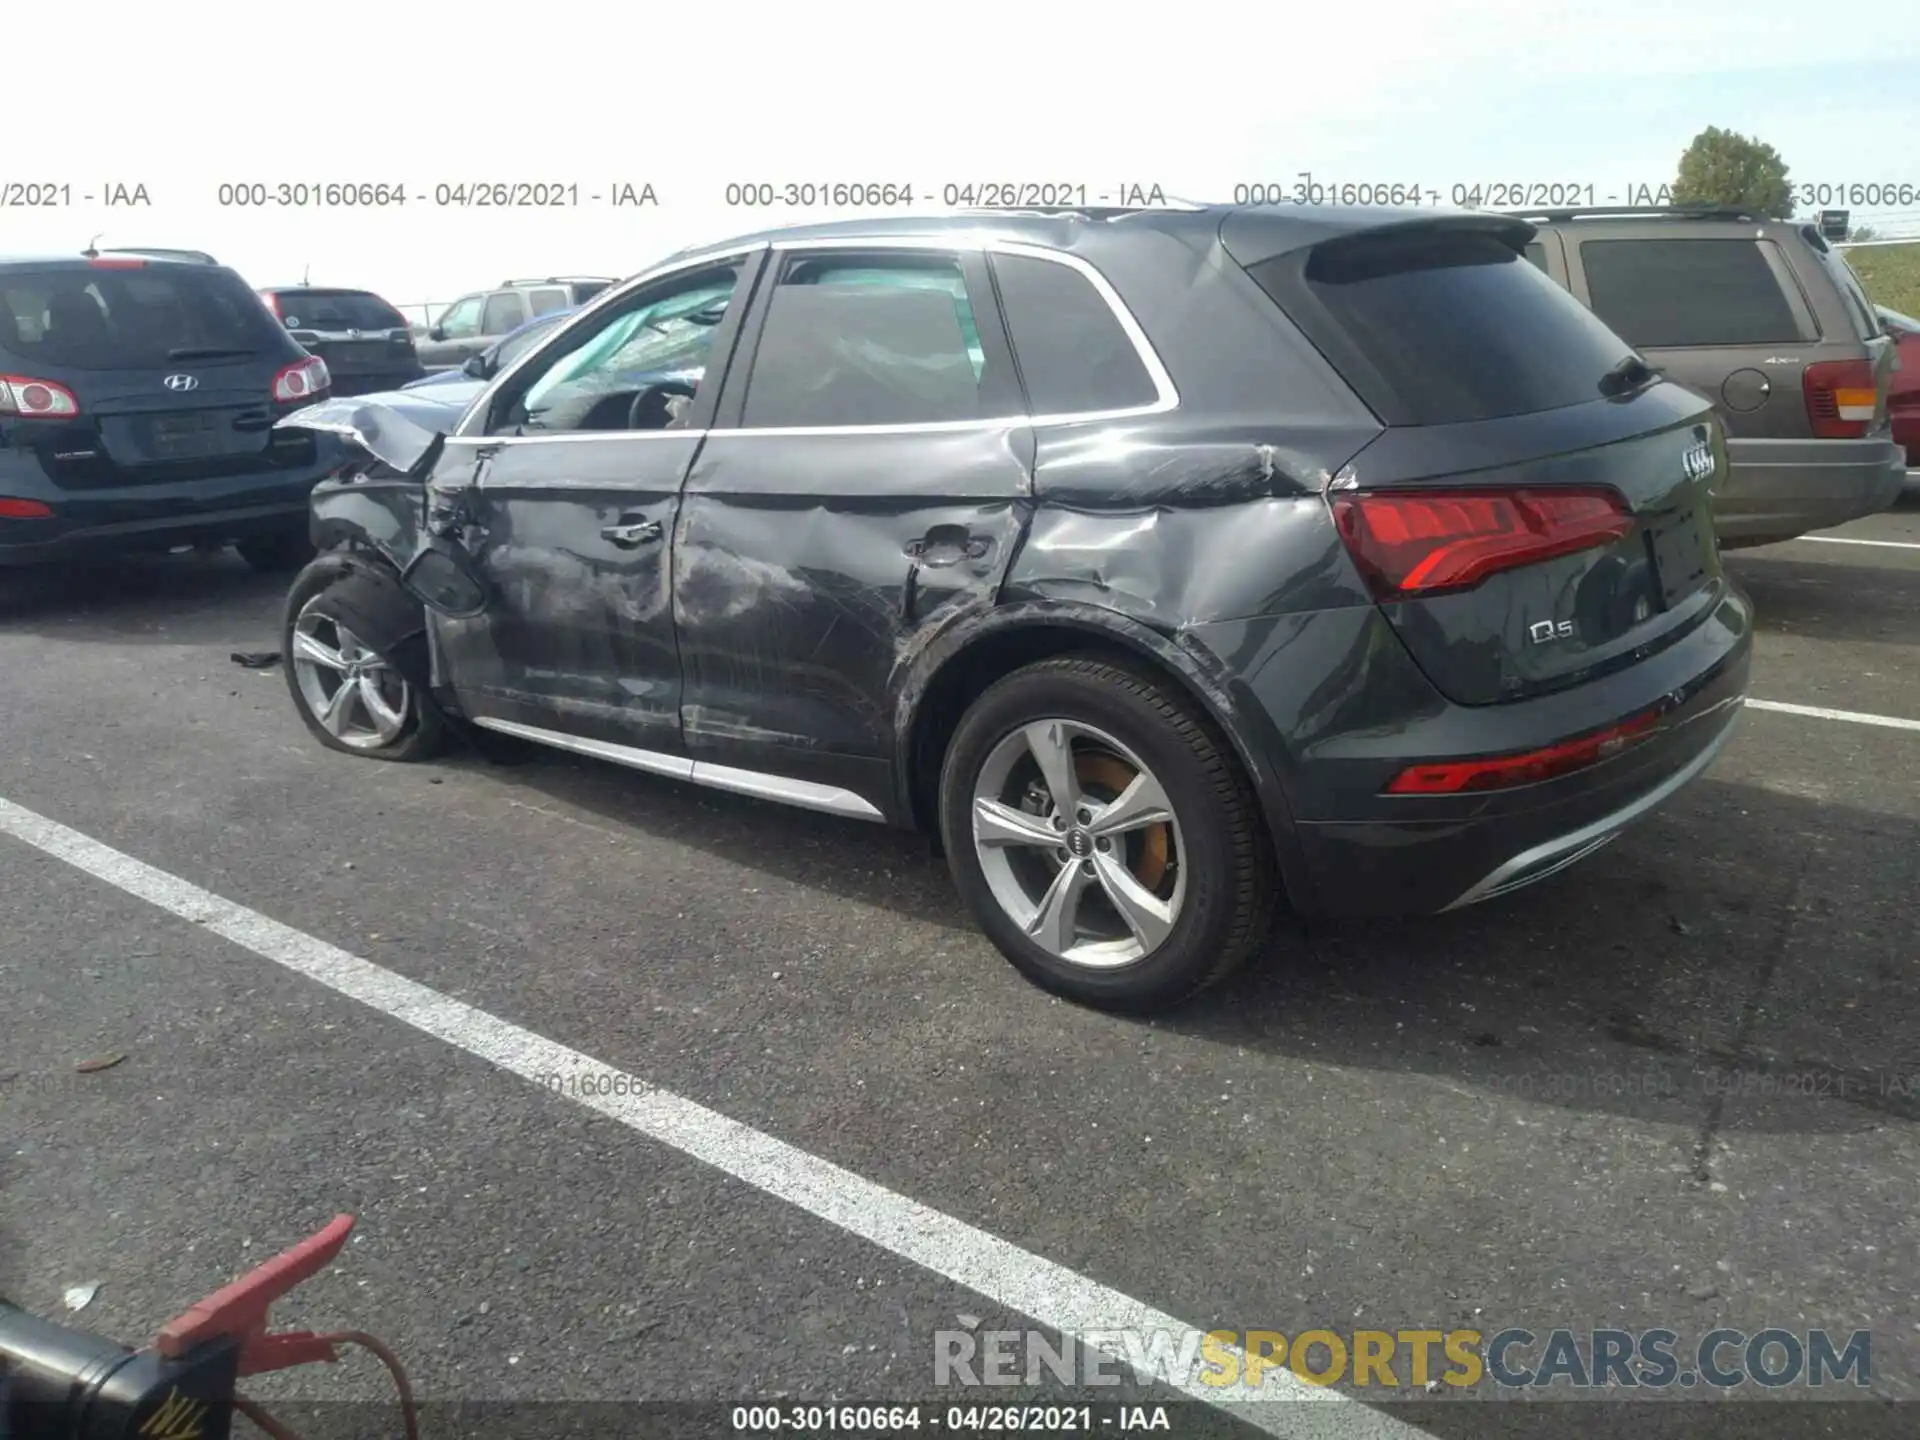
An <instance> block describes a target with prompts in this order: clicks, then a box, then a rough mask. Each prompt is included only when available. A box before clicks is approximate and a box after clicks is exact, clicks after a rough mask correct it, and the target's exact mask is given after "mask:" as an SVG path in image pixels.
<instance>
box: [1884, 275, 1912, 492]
mask: <svg viewBox="0 0 1920 1440" xmlns="http://www.w3.org/2000/svg"><path fill="white" fill-rule="evenodd" d="M1877 309H1878V312H1879V315H1880V323H1881V324H1882V325H1884V326H1885V327H1886V331H1887V334H1889V335H1891V336H1892V337H1893V341H1894V344H1895V346H1896V347H1898V350H1899V355H1900V369H1899V371H1898V372H1897V373H1896V374H1895V375H1894V377H1893V384H1892V386H1891V387H1890V388H1889V390H1888V392H1887V413H1888V415H1889V416H1891V417H1892V420H1893V440H1894V443H1895V444H1896V445H1898V446H1899V447H1900V449H1901V451H1902V452H1903V453H1904V454H1905V455H1906V457H1907V467H1908V472H1909V473H1908V478H1907V490H1908V492H1909V493H1912V492H1914V491H1916V490H1920V480H1917V479H1915V478H1914V476H1913V474H1912V472H1913V471H1915V470H1920V320H1916V319H1914V318H1913V317H1912V316H1911V315H1902V314H1901V313H1900V312H1899V311H1898V310H1889V309H1887V307H1886V306H1884V305H1881V306H1879V307H1877Z"/></svg>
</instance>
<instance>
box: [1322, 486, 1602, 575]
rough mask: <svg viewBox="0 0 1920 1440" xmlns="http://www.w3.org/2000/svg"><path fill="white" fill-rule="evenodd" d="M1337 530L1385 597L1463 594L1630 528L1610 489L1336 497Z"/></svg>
mask: <svg viewBox="0 0 1920 1440" xmlns="http://www.w3.org/2000/svg"><path fill="white" fill-rule="evenodd" d="M1333 519H1334V524H1335V525H1336V526H1338V527H1339V531H1340V538H1341V539H1342V540H1343V541H1345V542H1346V546H1347V549H1348V551H1349V552H1350V553H1351V554H1352V556H1353V559H1354V563H1355V564H1356V565H1358V566H1359V567H1360V569H1361V571H1362V573H1364V574H1365V575H1366V577H1367V580H1368V583H1369V584H1371V585H1372V587H1373V590H1374V593H1375V594H1376V595H1377V596H1378V597H1379V598H1381V599H1383V600H1385V599H1392V598H1395V597H1402V596H1411V595H1419V596H1425V595H1435V594H1440V593H1442V592H1444V591H1448V590H1468V589H1471V588H1472V587H1473V586H1475V585H1478V584H1479V583H1480V582H1481V581H1482V580H1485V579H1486V578H1487V577H1488V576H1489V575H1492V574H1495V573H1496V572H1498V571H1501V570H1512V569H1515V568H1517V567H1519V566H1522V565H1536V564H1538V563H1539V562H1541V561H1542V560H1551V559H1553V558H1555V557H1556V556H1560V555H1571V554H1573V553H1574V552H1576V551H1579V550H1588V549H1592V548H1593V547H1594V546H1597V545H1609V544H1612V543H1613V542H1614V541H1616V540H1618V539H1620V538H1621V537H1623V536H1625V535H1628V534H1630V533H1631V532H1632V530H1633V516H1632V515H1631V514H1630V513H1628V511H1627V507H1626V503H1625V502H1624V501H1623V500H1622V499H1621V498H1620V496H1619V495H1617V494H1615V493H1614V492H1613V491H1611V490H1403V491H1378V492H1375V493H1373V494H1365V495H1342V496H1341V497H1339V498H1338V499H1336V500H1335V501H1334V502H1333Z"/></svg>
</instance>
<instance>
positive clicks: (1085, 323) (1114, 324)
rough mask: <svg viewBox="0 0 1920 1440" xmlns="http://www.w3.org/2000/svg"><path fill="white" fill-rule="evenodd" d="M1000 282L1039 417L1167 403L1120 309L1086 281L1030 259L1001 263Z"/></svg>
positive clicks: (996, 269)
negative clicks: (1122, 320)
mask: <svg viewBox="0 0 1920 1440" xmlns="http://www.w3.org/2000/svg"><path fill="white" fill-rule="evenodd" d="M993 275H994V279H995V281H996V282H997V283H998V284H999V286H1000V301H1001V304H1002V305H1003V306H1005V308H1006V314H1007V331H1008V333H1009V334H1010V335H1011V337H1012V339H1013V355H1014V359H1015V361H1016V362H1017V363H1018V364H1019V366H1020V378H1021V379H1022V380H1024V381H1025V382H1026V386H1027V402H1028V404H1029V405H1030V406H1031V407H1032V411H1033V413H1034V414H1035V415H1075V414H1089V413H1093V412H1096V411H1104V410H1131V409H1134V408H1136V407H1138V406H1142V405H1151V404H1152V403H1153V402H1154V401H1155V400H1156V399H1158V398H1159V391H1158V390H1157V389H1156V388H1155V386H1154V383H1153V377H1152V376H1151V375H1149V374H1148V373H1147V367H1146V365H1145V364H1144V363H1142V361H1141V359H1140V352H1139V351H1138V350H1136V349H1135V348H1134V345H1133V342H1132V341H1131V340H1130V339H1128V338H1127V332H1126V331H1125V330H1123V329H1121V327H1120V320H1119V317H1118V316H1116V315H1115V314H1114V313H1113V307H1112V306H1110V305H1109V304H1107V302H1106V300H1105V298H1104V297H1103V296H1102V295H1101V294H1100V292H1099V291H1098V290H1096V289H1095V288H1094V286H1093V282H1092V281H1091V280H1089V279H1088V278H1087V277H1086V276H1085V275H1083V274H1081V273H1080V272H1079V271H1078V270H1076V269H1075V268H1073V267H1072V266H1070V265H1063V264H1061V263H1060V262H1059V261H1057V260H1037V259H1034V258H1033V257H1031V256H1026V255H995V256H994V257H993Z"/></svg>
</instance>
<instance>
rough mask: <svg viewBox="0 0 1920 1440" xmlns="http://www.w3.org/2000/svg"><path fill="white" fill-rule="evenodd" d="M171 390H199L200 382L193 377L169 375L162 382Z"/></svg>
mask: <svg viewBox="0 0 1920 1440" xmlns="http://www.w3.org/2000/svg"><path fill="white" fill-rule="evenodd" d="M160 383H161V384H162V385H164V386H166V387H167V388H168V389H169V390H198V389H199V388H200V382H199V381H198V380H197V379H195V378H194V377H193V376H191V375H169V376H167V378H166V379H164V380H162V381H161V382H160Z"/></svg>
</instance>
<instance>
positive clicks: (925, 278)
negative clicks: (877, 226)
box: [741, 252, 988, 430]
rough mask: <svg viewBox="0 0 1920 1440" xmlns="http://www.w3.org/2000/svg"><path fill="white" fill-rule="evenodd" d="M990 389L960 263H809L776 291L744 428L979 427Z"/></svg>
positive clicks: (925, 258) (854, 259)
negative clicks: (971, 423)
mask: <svg viewBox="0 0 1920 1440" xmlns="http://www.w3.org/2000/svg"><path fill="white" fill-rule="evenodd" d="M985 379H986V356H985V353H984V351H983V350H982V348H981V345H980V336H979V330H978V327H977V326H976V324H975V323H974V309H973V301H972V299H971V297H970V296H969V295H968V293H967V282H966V276H965V273H964V271H963V270H962V269H961V265H960V260H959V257H958V256H956V255H947V254H926V253H921V252H912V253H893V254H884V253H883V254H871V255H824V256H823V255H806V254H803V255H798V256H793V257H790V258H789V259H788V260H787V261H786V265H785V268H784V270H783V271H782V273H781V276H780V283H779V284H778V285H777V286H775V287H774V291H773V295H772V299H771V301H770V303H769V305H768V307H767V318H766V324H765V325H764V327H763V328H762V329H761V332H760V341H759V344H758V346H757V348H756V349H755V352H754V357H753V371H752V373H751V374H750V375H749V376H748V377H747V390H746V402H745V405H744V407H743V412H742V415H741V424H742V425H743V426H745V427H746V428H748V429H752V430H763V429H770V428H774V427H778V426H800V427H809V428H811V427H819V426H831V425H925V424H938V423H940V422H943V421H954V420H979V419H984V418H988V417H987V415H986V412H985V408H984V406H983V402H982V395H983V393H984V390H983V381H984V380H985Z"/></svg>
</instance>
